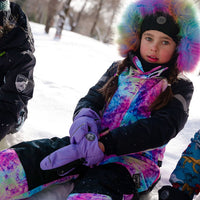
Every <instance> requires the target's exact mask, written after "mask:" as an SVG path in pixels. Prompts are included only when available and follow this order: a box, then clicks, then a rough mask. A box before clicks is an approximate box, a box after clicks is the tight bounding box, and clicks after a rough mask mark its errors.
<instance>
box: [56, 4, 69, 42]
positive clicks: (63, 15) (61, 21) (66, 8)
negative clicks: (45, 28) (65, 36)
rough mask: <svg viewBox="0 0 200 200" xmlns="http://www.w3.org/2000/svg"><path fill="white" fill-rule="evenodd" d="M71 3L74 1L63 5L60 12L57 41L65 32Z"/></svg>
mask: <svg viewBox="0 0 200 200" xmlns="http://www.w3.org/2000/svg"><path fill="white" fill-rule="evenodd" d="M71 1H72V0H66V1H65V3H64V4H63V7H62V9H61V11H60V12H59V19H58V22H57V27H56V34H55V39H60V38H61V34H62V30H63V27H64V24H65V19H66V16H67V14H68V11H69V8H70V3H71Z"/></svg>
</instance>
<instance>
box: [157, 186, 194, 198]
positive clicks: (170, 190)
mask: <svg viewBox="0 0 200 200" xmlns="http://www.w3.org/2000/svg"><path fill="white" fill-rule="evenodd" d="M158 194H159V200H179V199H180V200H191V198H190V197H189V195H188V194H186V193H185V192H183V191H180V190H179V189H176V188H174V187H171V186H163V187H162V188H161V189H160V190H159V191H158Z"/></svg>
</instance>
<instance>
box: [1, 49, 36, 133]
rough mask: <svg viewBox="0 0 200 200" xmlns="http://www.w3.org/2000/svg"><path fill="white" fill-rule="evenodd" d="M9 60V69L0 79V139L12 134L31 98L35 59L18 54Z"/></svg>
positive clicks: (26, 53) (29, 54) (25, 54)
mask: <svg viewBox="0 0 200 200" xmlns="http://www.w3.org/2000/svg"><path fill="white" fill-rule="evenodd" d="M11 54H12V53H11ZM11 54H10V55H11ZM1 59H3V58H1ZM5 59H7V58H6V56H5ZM9 59H10V60H9V65H10V66H11V67H10V69H9V70H8V71H7V72H6V73H5V75H4V77H2V78H1V80H3V82H2V83H1V87H0V137H4V136H5V135H6V134H8V133H9V132H12V131H11V130H12V129H13V127H14V126H15V125H16V124H17V123H18V120H19V115H20V112H21V111H22V110H23V111H24V112H25V114H26V115H27V104H28V100H29V99H31V98H32V96H33V89H34V81H33V68H34V66H35V57H34V56H33V54H32V52H30V51H25V52H18V53H16V54H15V55H13V56H12V55H11V56H9ZM7 67H9V66H7ZM20 81H22V82H20ZM23 81H24V82H26V83H25V85H24V86H25V88H23V87H24V86H23ZM20 84H22V87H21V86H20ZM5 124H6V127H5V126H4V125H5Z"/></svg>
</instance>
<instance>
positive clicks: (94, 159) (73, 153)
mask: <svg viewBox="0 0 200 200" xmlns="http://www.w3.org/2000/svg"><path fill="white" fill-rule="evenodd" d="M82 158H84V159H85V163H84V165H86V166H93V165H95V164H97V163H99V162H101V161H102V160H103V158H104V153H103V152H102V151H101V149H100V148H99V145H98V138H97V136H96V134H94V133H91V132H90V133H87V134H86V135H85V137H84V138H83V139H82V140H81V141H80V142H79V143H78V144H70V145H68V146H66V147H63V148H60V149H58V150H57V151H55V152H53V153H51V154H50V155H48V156H47V157H45V158H44V159H43V160H42V161H41V163H40V167H41V169H42V170H50V169H55V168H58V167H61V166H63V165H66V164H70V163H71V162H73V161H75V160H78V159H82Z"/></svg>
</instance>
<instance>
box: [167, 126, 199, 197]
mask: <svg viewBox="0 0 200 200" xmlns="http://www.w3.org/2000/svg"><path fill="white" fill-rule="evenodd" d="M170 182H171V183H172V185H173V186H174V187H175V188H178V189H179V190H181V191H183V192H185V193H187V194H188V195H189V196H190V198H191V199H193V197H194V195H197V194H198V193H199V192H200V130H199V131H197V132H196V133H195V135H194V137H193V138H192V139H191V143H190V144H189V145H188V147H187V148H186V150H185V151H184V152H183V153H182V156H181V158H180V160H179V161H178V163H177V166H176V168H175V169H174V171H173V172H172V174H171V176H170Z"/></svg>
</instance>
